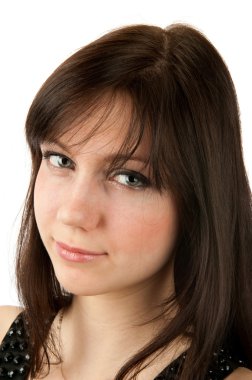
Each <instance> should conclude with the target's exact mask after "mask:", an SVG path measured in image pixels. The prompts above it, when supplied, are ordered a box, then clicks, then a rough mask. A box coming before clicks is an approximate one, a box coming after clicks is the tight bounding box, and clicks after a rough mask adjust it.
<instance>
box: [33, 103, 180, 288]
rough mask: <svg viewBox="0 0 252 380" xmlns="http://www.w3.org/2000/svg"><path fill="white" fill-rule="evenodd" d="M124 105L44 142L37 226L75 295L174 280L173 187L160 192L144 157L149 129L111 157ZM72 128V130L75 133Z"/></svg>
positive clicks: (121, 133)
mask: <svg viewBox="0 0 252 380" xmlns="http://www.w3.org/2000/svg"><path fill="white" fill-rule="evenodd" d="M129 112H130V105H129V104H127V105H126V104H125V102H123V104H122V103H120V101H119V100H118V101H117V103H116V105H115V106H114V109H113V111H112V112H111V113H110V115H109V116H108V117H107V118H106V121H104V124H103V125H102V126H101V127H100V129H99V131H98V132H97V133H96V135H94V136H93V137H92V138H91V139H89V140H88V141H86V142H85V143H83V144H76V145H75V146H74V145H73V144H74V143H78V142H79V141H81V140H82V141H83V139H84V138H85V136H86V134H87V131H89V129H90V128H92V127H93V126H94V124H95V123H96V122H97V117H98V116H99V115H98V116H97V115H96V117H90V118H89V120H88V121H87V122H85V124H83V125H79V126H78V130H77V129H76V130H75V129H74V130H72V131H69V132H67V133H66V134H65V135H64V136H63V137H62V138H60V140H58V141H57V142H55V143H53V144H52V143H50V144H49V143H43V144H42V145H41V151H42V155H43V159H42V162H41V166H40V169H39V172H38V175H37V180H36V185H35V192H34V205H35V217H36V221H37V225H38V229H39V232H40V235H41V238H42V241H43V243H44V245H45V248H46V250H47V252H48V254H49V256H50V259H51V261H52V265H53V267H54V270H55V274H56V277H57V278H58V280H59V282H60V283H61V285H62V286H63V287H64V288H65V289H66V290H68V291H69V292H71V293H73V294H75V295H95V294H105V293H118V292H119V293H120V292H124V291H130V290H131V291H132V290H134V289H135V290H137V289H140V288H141V287H146V286H147V287H148V286H151V284H155V287H158V288H159V289H160V287H161V286H163V285H165V286H167V285H168V283H170V282H171V280H172V278H171V277H172V270H171V257H172V251H173V248H174V245H175V242H176V239H177V234H178V215H177V208H176V204H175V201H174V199H173V197H172V194H169V193H164V194H160V193H159V192H158V191H157V190H156V189H155V188H154V186H152V180H151V178H150V176H149V172H150V171H149V168H148V167H146V165H145V164H144V161H145V160H146V158H147V157H148V154H149V142H148V138H147V136H145V137H144V139H143V141H142V142H141V144H140V145H139V147H138V148H137V150H136V152H135V153H134V155H133V156H132V158H131V159H130V160H129V161H127V162H126V164H124V165H123V167H121V168H119V169H116V171H115V172H111V171H110V170H109V163H110V161H111V159H112V158H113V156H114V155H115V154H116V153H117V152H118V150H119V148H120V147H121V144H122V142H123V140H124V137H125V134H126V131H127V128H128V126H127V115H129ZM73 132H76V133H73Z"/></svg>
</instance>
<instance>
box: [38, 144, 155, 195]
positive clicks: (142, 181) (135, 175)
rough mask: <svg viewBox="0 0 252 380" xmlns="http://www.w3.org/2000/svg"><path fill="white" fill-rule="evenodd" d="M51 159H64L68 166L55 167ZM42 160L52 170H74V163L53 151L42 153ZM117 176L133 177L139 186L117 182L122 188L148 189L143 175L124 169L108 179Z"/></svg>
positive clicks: (148, 183)
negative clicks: (47, 163) (45, 161)
mask: <svg viewBox="0 0 252 380" xmlns="http://www.w3.org/2000/svg"><path fill="white" fill-rule="evenodd" d="M51 157H59V158H61V159H66V160H67V161H68V162H69V163H70V165H69V166H61V165H60V164H59V166H56V165H54V164H52V163H51V162H50V158H51ZM42 158H43V159H44V160H47V161H48V162H49V164H50V166H52V167H53V168H55V169H60V170H61V169H70V170H71V169H74V168H75V164H74V162H73V161H72V160H71V159H70V158H68V157H67V156H65V155H64V154H61V153H57V152H53V151H45V152H42ZM119 176H128V177H133V178H134V180H135V179H136V180H137V182H140V184H137V185H136V186H134V181H133V182H132V183H131V184H121V183H120V182H118V183H119V184H121V185H122V186H126V187H128V188H131V189H144V188H147V187H150V185H151V184H150V180H149V179H148V178H147V177H145V176H144V175H143V174H141V173H139V172H136V171H134V170H125V169H121V170H117V171H116V172H114V173H113V175H112V176H111V175H109V176H108V178H113V179H114V178H116V177H119Z"/></svg>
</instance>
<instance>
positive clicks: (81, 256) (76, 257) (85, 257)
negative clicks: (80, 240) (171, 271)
mask: <svg viewBox="0 0 252 380" xmlns="http://www.w3.org/2000/svg"><path fill="white" fill-rule="evenodd" d="M56 251H57V253H58V255H59V256H60V257H61V258H63V259H65V260H67V261H72V262H79V263H85V262H89V261H93V260H98V259H101V258H104V257H105V256H107V253H106V252H94V251H89V250H86V249H83V248H78V247H71V246H69V245H67V244H65V243H62V242H56Z"/></svg>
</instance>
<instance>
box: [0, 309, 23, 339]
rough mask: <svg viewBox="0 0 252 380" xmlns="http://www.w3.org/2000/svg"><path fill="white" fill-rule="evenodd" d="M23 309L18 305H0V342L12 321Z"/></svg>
mask: <svg viewBox="0 0 252 380" xmlns="http://www.w3.org/2000/svg"><path fill="white" fill-rule="evenodd" d="M22 311H23V308H22V307H19V306H0V344H1V342H2V340H3V338H4V337H5V335H6V333H7V331H8V330H9V328H10V326H11V324H12V322H13V321H14V320H15V318H16V317H17V316H18V314H19V313H21V312H22Z"/></svg>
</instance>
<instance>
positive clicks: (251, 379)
mask: <svg viewBox="0 0 252 380" xmlns="http://www.w3.org/2000/svg"><path fill="white" fill-rule="evenodd" d="M241 379H242V380H252V371H250V370H249V369H247V368H243V367H240V368H237V369H236V370H235V371H234V372H233V373H232V374H231V375H229V376H228V377H226V380H241Z"/></svg>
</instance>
